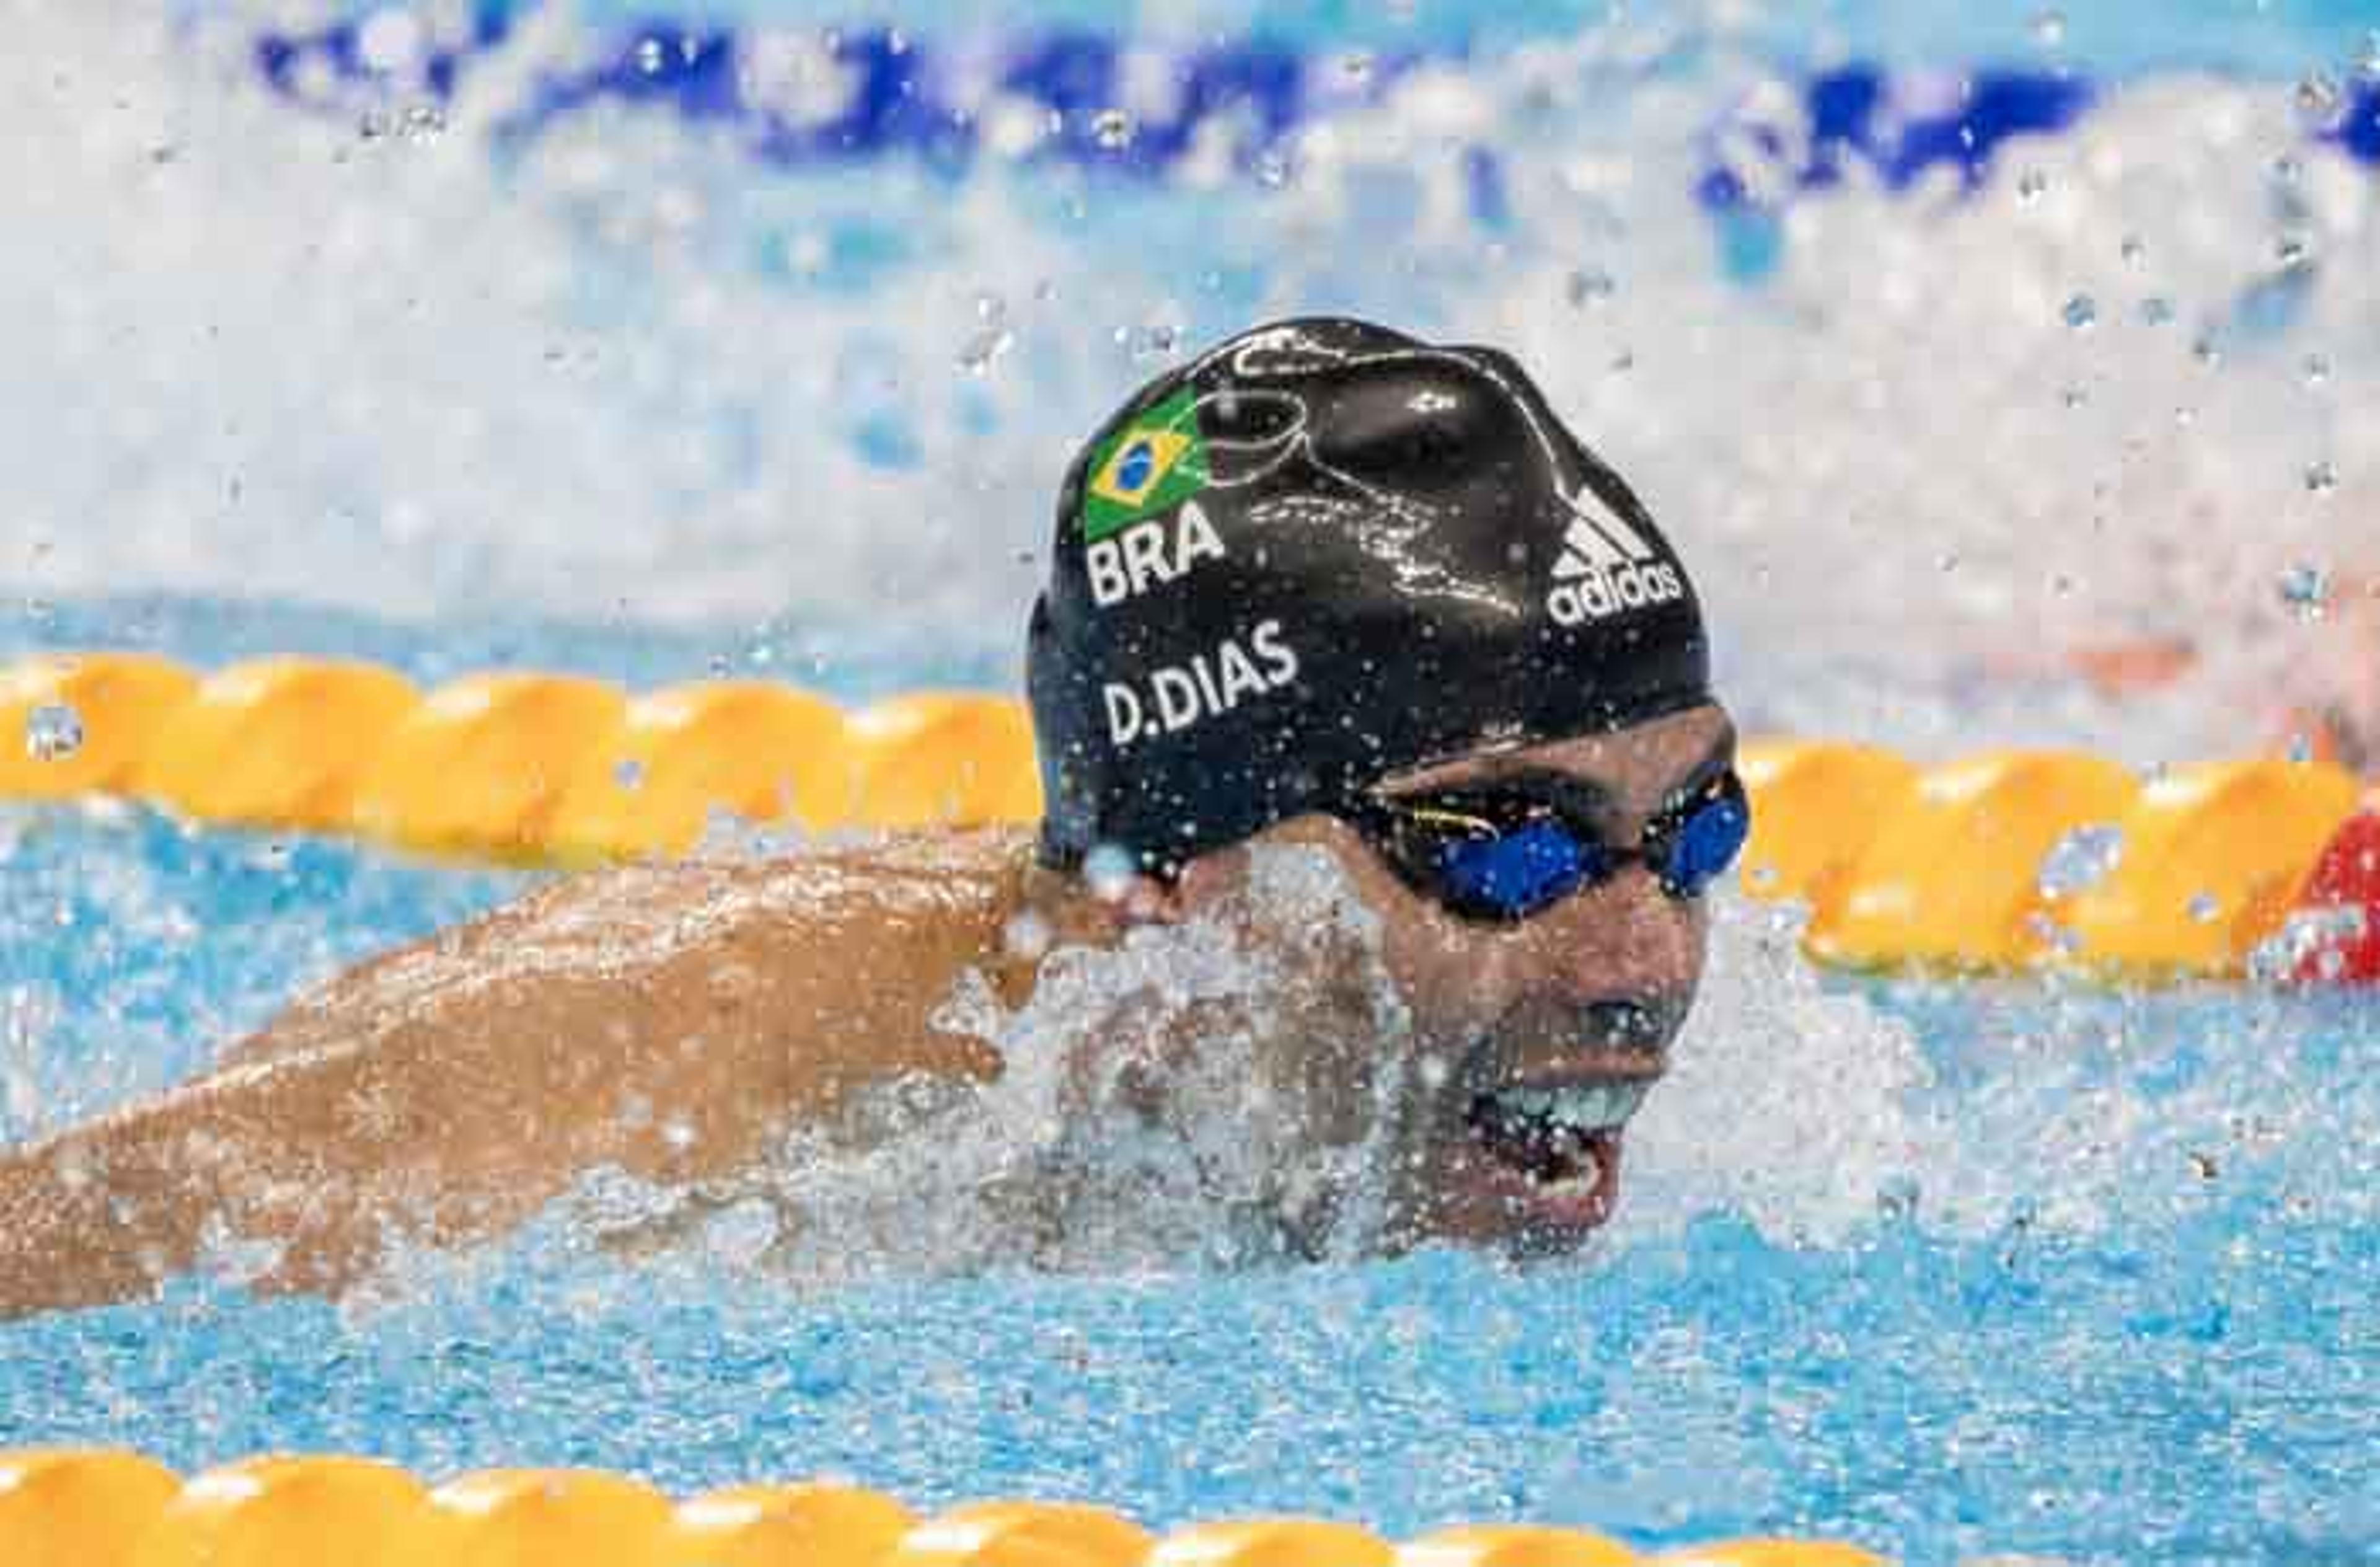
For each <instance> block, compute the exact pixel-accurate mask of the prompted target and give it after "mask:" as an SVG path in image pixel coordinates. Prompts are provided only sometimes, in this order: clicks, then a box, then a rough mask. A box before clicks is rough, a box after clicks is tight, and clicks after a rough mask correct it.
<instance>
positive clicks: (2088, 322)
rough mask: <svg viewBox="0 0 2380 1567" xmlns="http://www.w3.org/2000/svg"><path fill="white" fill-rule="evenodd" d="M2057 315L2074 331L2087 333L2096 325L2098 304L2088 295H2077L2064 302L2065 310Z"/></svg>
mask: <svg viewBox="0 0 2380 1567" xmlns="http://www.w3.org/2000/svg"><path fill="white" fill-rule="evenodd" d="M2059 314H2060V315H2061V316H2062V317H2063V318H2064V320H2065V322H2066V324H2067V325H2068V326H2070V327H2072V328H2073V329H2074V330H2075V331H2077V332H2088V331H2090V330H2091V328H2092V327H2094V326H2095V325H2097V324H2098V321H2099V302H2098V301H2097V300H2095V299H2094V298H2091V296H2089V295H2088V294H2077V295H2074V296H2073V297H2072V298H2069V299H2068V300H2067V301H2066V309H2065V310H2062V311H2060V312H2059Z"/></svg>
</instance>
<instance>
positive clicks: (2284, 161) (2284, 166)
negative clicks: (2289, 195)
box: [2273, 152, 2305, 185]
mask: <svg viewBox="0 0 2380 1567" xmlns="http://www.w3.org/2000/svg"><path fill="white" fill-rule="evenodd" d="M2304 173H2305V164H2301V163H2300V162H2299V161H2298V155H2297V154H2296V153H2295V152H2284V153H2282V154H2281V155H2280V156H2279V157H2277V158H2275V159H2274V160H2273V177H2274V178H2275V179H2277V180H2279V181H2280V182H2281V183H2282V184H2283V185H2295V184H2296V183H2297V182H2298V176H2301V175H2302V174H2304Z"/></svg>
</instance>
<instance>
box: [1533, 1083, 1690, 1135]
mask: <svg viewBox="0 0 2380 1567" xmlns="http://www.w3.org/2000/svg"><path fill="white" fill-rule="evenodd" d="M1651 1087H1652V1085H1651V1084H1649V1083H1597V1084H1593V1085H1590V1086H1586V1087H1568V1088H1516V1089H1512V1090H1510V1091H1508V1092H1505V1093H1500V1094H1498V1095H1497V1096H1496V1100H1497V1103H1498V1104H1499V1106H1500V1107H1501V1108H1502V1109H1503V1110H1504V1111H1506V1112H1507V1113H1510V1114H1519V1115H1525V1116H1531V1117H1534V1118H1536V1119H1537V1120H1540V1121H1548V1122H1551V1123H1552V1124H1554V1125H1556V1126H1559V1127H1561V1128H1562V1129H1564V1130H1565V1131H1572V1130H1575V1131H1578V1132H1599V1131H1603V1130H1606V1129H1608V1128H1611V1127H1617V1126H1621V1125H1623V1124H1626V1123H1627V1120H1628V1118H1629V1117H1630V1116H1632V1115H1633V1114H1635V1113H1636V1107H1637V1106H1639V1105H1641V1104H1643V1103H1644V1102H1645V1093H1646V1092H1647V1091H1648V1090H1649V1089H1650V1088H1651Z"/></svg>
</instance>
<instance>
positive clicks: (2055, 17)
mask: <svg viewBox="0 0 2380 1567" xmlns="http://www.w3.org/2000/svg"><path fill="white" fill-rule="evenodd" d="M2033 41H2034V43H2038V44H2039V45H2041V47H2043V48H2044V49H2056V48H2058V47H2060V46H2062V45H2063V44H2064V43H2065V42H2066V13H2065V12H2063V11H2049V10H2045V11H2035V12H2034V14H2033Z"/></svg>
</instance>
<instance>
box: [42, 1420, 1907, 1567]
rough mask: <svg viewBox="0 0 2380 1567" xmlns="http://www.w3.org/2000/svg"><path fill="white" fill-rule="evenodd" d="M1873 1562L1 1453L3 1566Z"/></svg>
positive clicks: (335, 1468) (998, 1506) (356, 1469)
mask: <svg viewBox="0 0 2380 1567" xmlns="http://www.w3.org/2000/svg"><path fill="white" fill-rule="evenodd" d="M332 1559H335V1560H338V1561H342V1562H348V1563H353V1564H355V1567H1617V1564H1619V1563H1643V1564H1645V1567H1880V1564H1881V1563H1882V1562H1884V1561H1885V1558H1883V1557H1880V1556H1877V1555H1876V1554H1874V1553H1873V1552H1870V1551H1866V1550H1863V1549H1860V1548H1858V1547H1856V1546H1852V1545H1847V1544H1844V1543H1841V1542H1839V1541H1833V1540H1792V1539H1779V1538H1761V1539H1740V1540H1727V1541H1716V1542H1713V1543H1711V1544H1708V1545H1699V1546H1694V1547H1690V1548H1688V1549H1683V1550H1675V1551H1670V1552H1669V1553H1667V1554H1662V1555H1652V1556H1643V1555H1638V1554H1636V1553H1635V1552H1633V1551H1632V1550H1631V1549H1629V1548H1628V1547H1626V1546H1624V1545H1622V1544H1621V1543H1620V1542H1619V1541H1617V1540H1615V1539H1611V1538H1609V1537H1606V1536H1603V1535H1599V1534H1596V1533H1593V1532H1592V1531H1589V1530H1584V1529H1555V1528H1542V1527H1535V1526H1528V1525H1513V1524H1491V1525H1475V1526H1464V1527H1458V1528H1451V1529H1443V1530H1440V1531H1439V1532H1438V1533H1436V1534H1432V1535H1427V1536H1425V1537H1422V1538H1419V1539H1416V1540H1412V1541H1409V1542H1406V1543H1403V1544H1397V1543H1393V1542H1391V1541H1389V1540H1386V1539H1382V1538H1381V1537H1378V1536H1377V1535H1374V1534H1372V1533H1370V1532H1368V1531H1366V1530H1364V1529H1361V1528H1357V1527H1355V1526H1354V1525H1352V1524H1341V1523H1331V1522H1328V1521H1325V1520H1321V1519H1313V1518H1257V1519H1238V1520H1233V1521H1229V1522H1221V1523H1208V1524H1190V1525H1188V1526H1187V1527H1184V1528H1182V1529H1178V1530H1175V1531H1173V1532H1172V1533H1170V1534H1166V1535H1163V1536H1158V1535H1154V1534H1151V1533H1150V1532H1149V1531H1148V1530H1147V1529H1144V1528H1142V1527H1141V1526H1140V1525H1139V1524H1135V1523H1134V1522H1133V1521H1132V1520H1130V1519H1128V1518H1125V1517H1123V1515H1121V1514H1119V1513H1115V1512H1109V1511H1107V1510H1106V1509H1103V1508H1099V1507H1091V1506H1086V1505H1084V1504H1082V1503H1079V1502H1035V1501H984V1502H975V1503H971V1504H969V1505H966V1506H963V1507H959V1508H955V1509H953V1510H952V1511H951V1512H944V1513H941V1514H940V1515H938V1516H934V1517H929V1518H919V1517H917V1516H916V1515H915V1514H913V1513H912V1512H909V1510H908V1509H906V1508H905V1507H904V1506H902V1505H901V1503H900V1502H898V1501H896V1500H893V1499H892V1498H890V1497H887V1496H883V1495H880V1494H879V1493H877V1492H874V1491H869V1490H864V1489H861V1488H857V1487H854V1486H848V1485H843V1484H829V1483H818V1484H796V1485H752V1486H737V1487H735V1488H730V1489H727V1490H720V1491H712V1492H710V1493H709V1494H708V1495H704V1496H698V1497H693V1498H690V1499H688V1500H684V1501H677V1502H673V1501H672V1500H670V1499H669V1498H668V1497H666V1496H663V1495H662V1493H661V1492H660V1491H658V1490H656V1489H654V1488H652V1487H651V1486H650V1485H647V1484H646V1483H645V1482H644V1481H642V1480H638V1479H636V1478H634V1477H631V1476H618V1475H608V1474H603V1473H601V1472H598V1471H592V1470H577V1469H504V1470H489V1471H485V1472H483V1473H480V1474H475V1475H466V1476H462V1477H461V1478H459V1479H455V1480H450V1481H448V1482H447V1483H446V1484H444V1485H443V1486H439V1487H437V1488H434V1489H432V1488H427V1487H425V1486H424V1485H422V1483H421V1482H420V1481H419V1480H417V1479H415V1478H414V1477H413V1476H410V1475H407V1473H406V1472H405V1471H403V1470H401V1469H398V1468H395V1466H393V1465H390V1464H382V1463H379V1462H377V1461H374V1460H371V1459H363V1458H340V1457H261V1458H251V1459H248V1460H245V1461H243V1462H241V1463H237V1464H229V1465H226V1466H225V1467H224V1468H220V1469H215V1470H211V1471H209V1472H208V1473H206V1474H203V1475H200V1476H195V1477H193V1478H191V1479H190V1480H188V1481H187V1482H185V1481H182V1480H180V1479H178V1478H177V1477H176V1476H174V1475H173V1474H172V1473H171V1472H169V1471H167V1470H165V1469H164V1468H162V1467H160V1466H159V1465H158V1464H153V1463H151V1462H150V1461H149V1460H148V1459H145V1458H142V1457H140V1456H138V1455H137V1454H133V1453H127V1452H109V1451H104V1450H81V1449H50V1450H31V1451H26V1452H6V1451H0V1567H313V1564H314V1563H316V1562H319V1561H327V1560H332Z"/></svg>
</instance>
